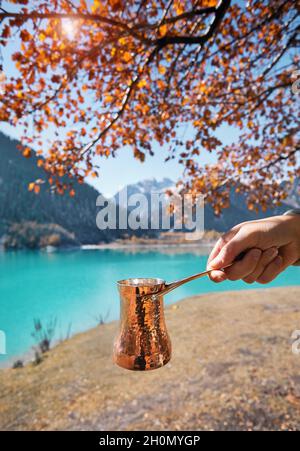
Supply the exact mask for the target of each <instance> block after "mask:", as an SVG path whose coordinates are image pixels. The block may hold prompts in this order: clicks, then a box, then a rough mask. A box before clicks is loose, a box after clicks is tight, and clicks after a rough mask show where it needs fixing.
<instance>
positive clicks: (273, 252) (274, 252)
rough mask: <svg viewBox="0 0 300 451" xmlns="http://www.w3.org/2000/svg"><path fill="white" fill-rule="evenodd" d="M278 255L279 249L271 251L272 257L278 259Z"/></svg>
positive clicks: (275, 248)
mask: <svg viewBox="0 0 300 451" xmlns="http://www.w3.org/2000/svg"><path fill="white" fill-rule="evenodd" d="M276 255H278V249H277V247H273V248H272V249H270V256H271V257H273V258H274V257H276Z"/></svg>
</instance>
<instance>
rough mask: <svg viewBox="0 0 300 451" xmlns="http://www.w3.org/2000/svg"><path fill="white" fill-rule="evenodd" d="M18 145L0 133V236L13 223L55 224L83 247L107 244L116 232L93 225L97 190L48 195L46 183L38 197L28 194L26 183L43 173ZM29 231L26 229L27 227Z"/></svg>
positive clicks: (81, 187) (83, 187)
mask: <svg viewBox="0 0 300 451" xmlns="http://www.w3.org/2000/svg"><path fill="white" fill-rule="evenodd" d="M17 145H18V142H17V141H15V140H12V139H10V138H8V137H7V136H5V135H4V134H2V133H0V237H1V236H2V235H3V234H4V233H7V231H8V229H9V228H10V227H11V226H12V225H13V224H21V223H24V222H29V223H31V224H32V223H38V224H57V225H59V226H61V227H63V228H64V229H66V231H67V232H72V233H73V235H74V237H75V239H76V240H78V241H79V242H80V243H82V244H89V243H93V244H95V243H99V242H100V241H110V240H112V239H114V238H116V237H117V236H118V233H117V231H113V230H110V231H108V230H104V231H100V230H99V229H98V228H97V226H96V214H97V209H96V198H97V197H98V195H99V193H98V191H97V190H96V189H94V188H93V187H91V186H90V185H88V184H87V183H84V184H82V185H79V184H77V185H76V187H75V191H76V195H75V197H73V198H72V197H70V196H69V195H68V194H65V195H63V196H61V195H58V194H55V193H51V192H50V190H49V185H48V183H44V184H43V185H41V191H40V193H39V194H38V195H36V194H34V193H33V192H29V191H28V184H29V183H30V182H32V181H34V180H36V179H38V178H41V179H45V173H44V171H43V170H42V169H40V168H38V167H37V165H36V159H37V158H36V156H35V155H34V154H33V155H32V156H31V157H30V158H24V157H23V156H22V155H21V153H20V151H19V150H18V149H17ZM27 229H28V227H27Z"/></svg>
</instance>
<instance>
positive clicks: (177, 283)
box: [140, 252, 246, 300]
mask: <svg viewBox="0 0 300 451" xmlns="http://www.w3.org/2000/svg"><path fill="white" fill-rule="evenodd" d="M245 254H246V252H242V253H241V254H239V255H238V256H237V257H236V259H235V260H234V261H233V262H232V263H229V265H226V266H223V268H220V270H223V269H225V268H229V266H231V265H233V264H234V263H236V262H237V261H239V260H242V258H243V257H244V256H245ZM212 271H216V269H208V270H206V271H203V272H199V273H197V274H194V275H193V276H189V277H185V278H184V279H180V280H176V281H175V282H171V283H166V284H165V287H164V288H163V289H162V290H159V291H157V292H154V293H147V294H143V295H141V296H140V298H141V299H142V300H145V299H151V298H152V296H162V295H163V294H167V293H170V291H173V290H175V288H178V287H180V286H181V285H183V284H185V283H187V282H191V281H192V280H195V279H200V277H204V276H207V275H208V274H209V273H210V272H212Z"/></svg>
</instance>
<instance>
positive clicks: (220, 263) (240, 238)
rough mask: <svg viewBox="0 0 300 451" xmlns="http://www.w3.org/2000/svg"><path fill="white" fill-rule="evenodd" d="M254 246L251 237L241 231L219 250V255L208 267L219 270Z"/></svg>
mask: <svg viewBox="0 0 300 451" xmlns="http://www.w3.org/2000/svg"><path fill="white" fill-rule="evenodd" d="M253 246H255V240H254V237H253V235H249V234H245V233H244V232H243V231H242V229H241V230H239V232H238V233H237V234H236V235H234V237H233V238H232V239H231V240H230V241H229V242H228V243H227V244H225V246H224V247H223V248H222V249H221V251H220V252H219V254H218V255H217V256H216V257H215V258H214V259H213V260H211V262H210V263H209V267H210V268H212V269H220V268H223V267H224V266H226V265H229V264H230V263H232V262H233V261H234V260H235V258H236V257H237V256H238V255H239V254H240V253H241V252H244V251H246V250H247V249H250V248H251V247H253Z"/></svg>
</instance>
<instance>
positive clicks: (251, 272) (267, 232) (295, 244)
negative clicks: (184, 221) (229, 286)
mask: <svg viewBox="0 0 300 451" xmlns="http://www.w3.org/2000/svg"><path fill="white" fill-rule="evenodd" d="M245 251H246V254H245V255H244V257H243V258H242V259H241V260H240V261H238V262H236V263H233V264H232V265H231V266H230V267H229V268H226V269H224V271H220V270H218V268H223V267H224V266H226V265H229V264H230V263H232V262H233V261H234V260H235V259H236V257H237V256H238V255H239V254H240V253H241V252H245ZM299 259H300V216H299V215H293V216H292V215H291V216H289V215H286V216H273V217H271V218H266V219H261V220H257V221H249V222H243V223H241V224H238V225H237V226H235V227H233V228H232V229H231V230H230V231H229V232H227V233H225V235H223V236H222V237H221V238H220V239H219V240H218V241H217V243H216V245H215V247H214V248H213V250H212V252H211V254H210V256H209V259H208V264H207V268H208V269H216V270H215V271H212V272H211V273H210V278H211V280H213V281H214V282H222V281H223V280H226V279H229V280H238V279H243V280H244V281H245V282H247V283H253V282H259V283H269V282H271V281H272V280H273V279H275V277H277V276H278V274H280V273H281V272H282V271H283V270H284V269H285V268H287V267H288V266H290V265H292V264H294V263H296V262H297V261H298V260H299Z"/></svg>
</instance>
